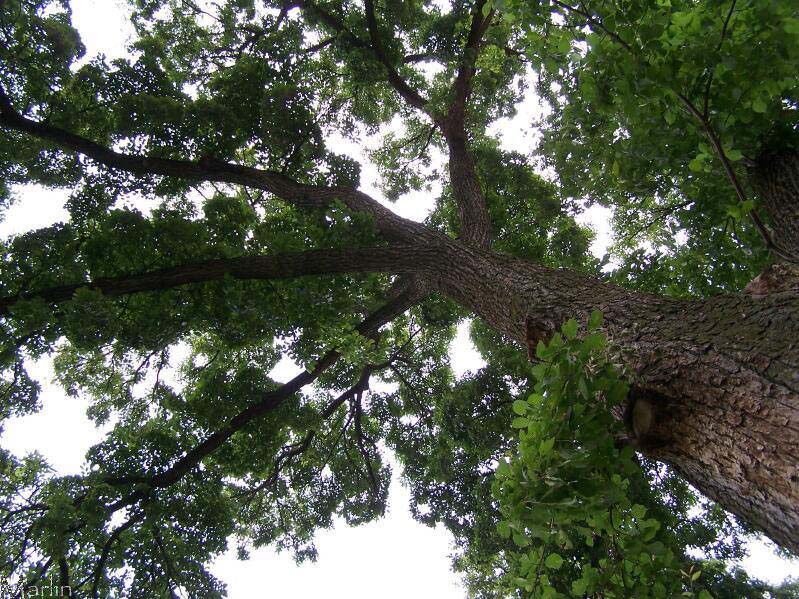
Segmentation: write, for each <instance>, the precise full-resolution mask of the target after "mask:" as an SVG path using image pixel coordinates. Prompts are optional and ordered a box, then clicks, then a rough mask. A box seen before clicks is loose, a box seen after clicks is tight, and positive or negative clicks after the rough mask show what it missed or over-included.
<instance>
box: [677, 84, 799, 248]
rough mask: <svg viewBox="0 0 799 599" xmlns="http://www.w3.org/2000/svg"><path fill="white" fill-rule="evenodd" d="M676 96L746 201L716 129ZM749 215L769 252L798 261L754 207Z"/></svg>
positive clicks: (697, 111)
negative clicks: (777, 239)
mask: <svg viewBox="0 0 799 599" xmlns="http://www.w3.org/2000/svg"><path fill="white" fill-rule="evenodd" d="M677 97H678V98H679V99H680V102H682V103H683V105H684V106H685V108H686V110H687V111H688V112H689V113H690V114H691V115H692V116H693V117H694V118H696V120H697V121H698V122H699V125H700V126H701V128H702V130H703V131H704V132H705V135H707V138H708V140H709V141H710V144H711V145H712V146H713V150H714V151H715V152H716V155H717V156H718V158H719V160H721V164H722V166H723V167H724V173H725V174H726V175H727V179H728V180H729V182H730V184H731V185H732V188H733V189H734V190H735V195H736V196H737V198H738V201H739V202H741V203H742V204H743V203H744V202H745V201H746V192H745V191H744V189H743V186H742V185H741V182H740V181H739V180H738V176H737V175H736V174H735V169H733V168H732V163H731V162H730V159H729V158H728V157H727V153H726V152H725V151H724V146H723V145H722V143H721V140H720V139H719V137H718V135H717V134H716V131H715V130H714V129H713V126H712V125H711V123H710V121H709V120H708V119H707V118H705V116H704V115H703V114H702V113H701V112H699V110H698V109H697V108H696V106H694V104H693V102H691V100H689V99H688V98H687V97H686V96H685V95H683V94H681V93H678V94H677ZM749 217H750V218H751V219H752V223H754V225H755V228H756V229H757V231H758V233H760V236H761V237H762V238H763V242H764V243H765V245H766V248H767V249H768V250H769V251H771V253H773V254H774V255H775V256H777V257H779V258H782V259H783V260H787V261H788V262H793V263H799V257H797V256H794V255H793V254H791V253H790V252H788V251H787V250H785V249H784V248H782V247H780V245H779V244H777V242H776V241H774V237H773V236H772V234H771V231H769V230H768V229H767V228H766V225H765V224H764V223H763V221H762V220H761V218H760V215H759V214H758V213H757V211H756V210H755V209H754V208H753V209H752V210H750V211H749Z"/></svg>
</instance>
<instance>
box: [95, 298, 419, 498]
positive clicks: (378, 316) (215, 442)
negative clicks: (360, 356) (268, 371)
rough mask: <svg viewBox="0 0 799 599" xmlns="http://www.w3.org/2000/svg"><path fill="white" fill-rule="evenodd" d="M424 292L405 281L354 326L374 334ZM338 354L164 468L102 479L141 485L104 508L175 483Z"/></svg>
mask: <svg viewBox="0 0 799 599" xmlns="http://www.w3.org/2000/svg"><path fill="white" fill-rule="evenodd" d="M426 295H427V291H426V290H425V289H424V288H420V287H418V286H416V285H412V284H411V285H408V286H406V287H404V288H402V289H401V290H399V291H398V292H397V293H396V296H395V297H394V298H393V299H392V300H390V301H389V302H387V303H386V304H384V305H383V306H382V307H380V308H379V309H377V310H375V311H374V312H373V313H372V314H370V315H369V316H367V317H366V318H365V319H364V320H363V321H362V322H361V324H360V325H358V326H357V327H356V329H355V330H356V331H357V332H358V333H360V334H361V335H364V336H369V335H373V334H375V333H376V332H377V330H378V329H379V328H380V327H381V326H383V325H384V324H386V323H387V322H390V321H391V320H393V319H394V318H396V317H397V316H399V315H400V314H402V313H404V312H405V311H406V310H408V309H409V308H410V307H411V306H413V305H414V304H416V303H417V302H418V301H419V300H421V299H422V298H423V297H425V296H426ZM338 358H339V353H338V352H337V351H336V350H331V351H329V352H327V353H326V354H325V355H324V356H322V358H320V359H319V360H318V361H317V362H316V365H315V366H314V368H313V370H311V371H308V370H305V371H303V372H301V373H300V374H299V375H297V376H296V377H294V378H293V379H292V380H291V381H289V382H288V383H285V384H284V385H282V386H280V387H278V388H277V389H275V390H273V391H268V392H266V393H264V394H263V395H262V396H261V398H260V400H259V401H257V402H255V403H254V404H252V405H250V406H249V407H248V408H246V409H245V410H243V411H241V412H239V413H238V414H237V415H236V416H234V417H233V418H231V419H230V420H229V421H228V424H227V425H225V426H224V427H223V428H221V429H219V430H217V431H216V432H214V433H213V434H211V435H210V436H209V437H207V438H206V439H205V440H204V441H202V442H201V443H200V444H198V445H196V446H195V447H194V448H193V449H191V450H190V451H188V452H187V453H186V454H185V455H184V456H183V457H182V458H180V459H179V460H178V461H176V462H175V463H174V464H173V465H172V466H171V467H170V468H169V469H167V470H165V471H164V472H161V473H160V474H157V475H155V476H149V477H147V476H133V477H112V478H108V479H106V481H105V482H106V483H108V484H111V485H119V484H132V483H142V484H143V485H142V487H140V488H138V489H137V490H135V491H134V492H132V493H131V494H130V495H128V496H126V497H123V498H122V499H120V500H118V501H116V502H115V503H113V504H112V505H111V506H109V507H108V509H107V511H108V512H114V511H117V510H119V509H121V508H123V507H126V506H128V505H131V504H133V503H135V502H136V501H138V500H140V499H144V498H145V497H146V496H147V495H148V494H149V492H150V489H154V488H163V487H168V486H170V485H172V484H174V483H175V482H177V481H178V480H180V479H181V478H182V477H183V476H185V475H186V474H187V473H188V472H189V471H190V470H191V469H192V468H194V467H195V466H196V465H197V464H199V463H200V461H202V460H203V459H204V458H205V457H207V456H209V455H210V454H211V453H213V452H214V451H215V450H216V449H217V448H219V447H220V446H221V445H222V444H223V443H225V441H227V440H228V439H229V438H230V437H231V436H233V434H234V433H235V432H237V431H238V430H241V429H242V428H243V427H244V426H246V425H247V424H249V423H250V422H252V421H254V420H256V419H257V418H260V417H262V416H264V415H266V414H268V413H270V412H272V411H274V410H275V409H276V408H277V407H278V406H280V405H281V404H282V403H283V401H285V400H286V399H287V398H288V397H290V396H292V395H294V394H295V393H297V392H298V391H299V390H300V389H302V387H304V386H306V385H308V384H310V383H312V382H314V381H315V380H316V379H317V378H319V376H321V375H322V373H323V372H325V371H326V370H327V369H328V368H329V367H330V366H332V365H333V364H334V363H335V362H336V360H338Z"/></svg>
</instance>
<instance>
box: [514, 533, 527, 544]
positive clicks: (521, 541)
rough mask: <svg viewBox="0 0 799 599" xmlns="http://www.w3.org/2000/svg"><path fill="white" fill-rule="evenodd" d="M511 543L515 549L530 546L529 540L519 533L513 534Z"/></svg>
mask: <svg viewBox="0 0 799 599" xmlns="http://www.w3.org/2000/svg"><path fill="white" fill-rule="evenodd" d="M513 542H514V543H515V544H516V546H517V547H527V546H528V545H529V544H530V539H528V538H527V537H526V536H524V535H523V534H522V533H520V532H514V533H513Z"/></svg>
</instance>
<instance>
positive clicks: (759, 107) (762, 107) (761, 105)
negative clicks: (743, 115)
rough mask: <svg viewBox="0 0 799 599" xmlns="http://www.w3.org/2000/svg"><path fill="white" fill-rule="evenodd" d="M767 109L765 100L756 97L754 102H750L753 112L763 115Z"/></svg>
mask: <svg viewBox="0 0 799 599" xmlns="http://www.w3.org/2000/svg"><path fill="white" fill-rule="evenodd" d="M767 108H768V106H767V105H766V102H765V100H763V98H760V97H757V98H755V99H754V100H752V110H754V111H755V112H759V113H763V112H766V109H767Z"/></svg>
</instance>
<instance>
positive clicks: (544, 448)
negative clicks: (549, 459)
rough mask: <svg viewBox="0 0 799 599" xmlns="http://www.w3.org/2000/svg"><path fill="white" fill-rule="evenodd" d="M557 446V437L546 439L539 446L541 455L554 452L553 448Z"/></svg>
mask: <svg viewBox="0 0 799 599" xmlns="http://www.w3.org/2000/svg"><path fill="white" fill-rule="evenodd" d="M554 446H555V438H554V437H550V438H549V439H544V440H543V441H541V443H540V444H539V446H538V453H539V455H541V457H544V456H547V455H549V454H550V453H552V448H553V447H554Z"/></svg>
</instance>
